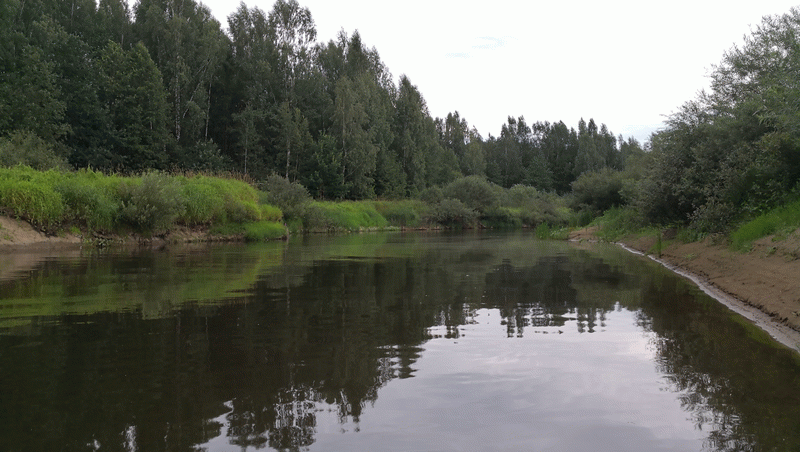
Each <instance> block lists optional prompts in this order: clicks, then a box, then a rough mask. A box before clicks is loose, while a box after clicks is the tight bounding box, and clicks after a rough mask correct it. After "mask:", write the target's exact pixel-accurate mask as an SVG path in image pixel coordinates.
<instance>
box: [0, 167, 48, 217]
mask: <svg viewBox="0 0 800 452" xmlns="http://www.w3.org/2000/svg"><path fill="white" fill-rule="evenodd" d="M31 173H32V171H31V170H30V168H26V167H18V168H15V169H12V170H0V208H4V209H6V210H7V211H8V213H9V214H11V215H15V216H18V217H20V218H24V219H26V220H28V221H29V222H31V224H33V225H35V226H38V227H40V228H44V229H52V228H53V227H55V226H57V225H58V224H59V223H60V222H61V221H62V219H63V214H64V200H63V198H62V197H61V195H60V194H59V193H58V192H56V191H55V190H53V188H52V187H51V186H50V184H48V183H47V181H46V180H45V177H43V176H42V173H38V174H36V173H33V174H31Z"/></svg>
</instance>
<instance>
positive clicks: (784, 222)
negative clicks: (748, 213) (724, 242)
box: [730, 200, 800, 251]
mask: <svg viewBox="0 0 800 452" xmlns="http://www.w3.org/2000/svg"><path fill="white" fill-rule="evenodd" d="M798 227H800V200H797V201H795V202H792V203H789V204H786V205H784V206H780V207H777V208H775V209H773V210H771V211H769V212H767V213H765V214H763V215H760V216H758V217H756V218H754V219H753V220H751V221H748V222H747V223H745V224H743V225H741V226H740V227H739V228H738V229H736V230H735V231H733V232H732V233H731V234H730V240H731V248H733V249H734V250H737V251H747V250H749V249H750V248H751V247H752V245H753V242H754V241H755V240H758V239H760V238H762V237H766V236H768V235H772V234H777V233H781V232H784V231H789V230H794V229H797V228H798Z"/></svg>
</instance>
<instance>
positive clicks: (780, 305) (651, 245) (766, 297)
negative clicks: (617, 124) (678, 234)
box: [570, 228, 800, 350]
mask: <svg viewBox="0 0 800 452" xmlns="http://www.w3.org/2000/svg"><path fill="white" fill-rule="evenodd" d="M595 231H596V229H592V228H589V229H583V230H579V231H575V232H573V233H572V234H571V235H570V240H573V241H593V240H597V238H596V236H595V235H594V232H595ZM674 235H675V232H674V230H667V231H663V232H662V242H661V250H660V253H659V250H658V239H657V238H656V237H653V236H650V237H641V236H631V237H627V238H624V239H622V240H620V242H619V244H620V245H621V246H623V247H625V248H626V249H628V250H630V251H634V252H638V253H642V254H645V255H648V256H650V257H651V258H653V259H655V260H657V261H659V262H661V263H662V264H664V265H665V266H667V267H669V268H671V269H672V270H674V271H676V272H678V273H680V274H682V275H683V276H686V277H687V278H689V279H692V280H693V281H694V282H695V283H697V284H698V285H699V286H700V287H701V288H703V290H705V291H706V292H707V293H709V294H710V295H712V296H714V297H715V298H717V299H718V300H720V301H721V302H723V303H725V304H726V305H728V307H730V308H731V309H733V310H734V311H737V312H739V313H740V314H742V315H744V316H745V317H747V318H749V319H750V320H751V321H753V322H754V323H756V324H757V325H758V326H760V327H762V328H763V329H764V330H766V331H767V332H768V333H770V334H771V335H772V336H773V337H774V338H776V339H778V340H779V341H780V342H782V343H784V344H785V345H788V346H790V347H792V348H794V349H795V350H800V229H798V230H796V231H794V232H793V233H791V234H789V235H786V236H782V237H775V236H770V237H765V238H763V239H760V240H758V241H756V242H755V243H754V244H753V247H752V249H751V250H750V251H749V252H737V251H733V250H731V249H730V248H729V247H728V245H727V243H725V240H724V239H722V238H720V237H708V238H706V239H705V240H703V241H701V242H693V243H683V242H681V241H679V240H676V239H675V238H674Z"/></svg>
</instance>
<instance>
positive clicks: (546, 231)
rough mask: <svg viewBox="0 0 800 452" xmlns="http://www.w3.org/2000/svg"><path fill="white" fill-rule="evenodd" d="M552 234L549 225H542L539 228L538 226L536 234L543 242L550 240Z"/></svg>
mask: <svg viewBox="0 0 800 452" xmlns="http://www.w3.org/2000/svg"><path fill="white" fill-rule="evenodd" d="M550 233H551V231H550V225H548V224H547V223H541V224H539V226H536V231H535V234H536V238H537V239H541V240H545V239H549V238H550Z"/></svg>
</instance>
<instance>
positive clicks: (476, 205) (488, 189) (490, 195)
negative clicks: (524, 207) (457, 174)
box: [442, 176, 503, 213]
mask: <svg viewBox="0 0 800 452" xmlns="http://www.w3.org/2000/svg"><path fill="white" fill-rule="evenodd" d="M502 191H503V189H502V188H500V187H498V186H497V185H493V184H491V183H489V182H488V181H486V179H484V178H482V177H480V176H467V177H462V178H460V179H457V180H455V181H453V182H451V183H449V184H447V186H446V187H445V188H444V190H443V194H444V197H445V198H450V199H457V200H459V201H461V202H462V203H463V204H464V205H465V206H467V207H469V208H470V209H473V210H476V211H478V212H480V213H483V212H488V211H489V210H491V209H493V208H495V207H497V205H498V202H499V200H500V194H501V193H502ZM445 201H446V200H445ZM442 202H444V201H442Z"/></svg>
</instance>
